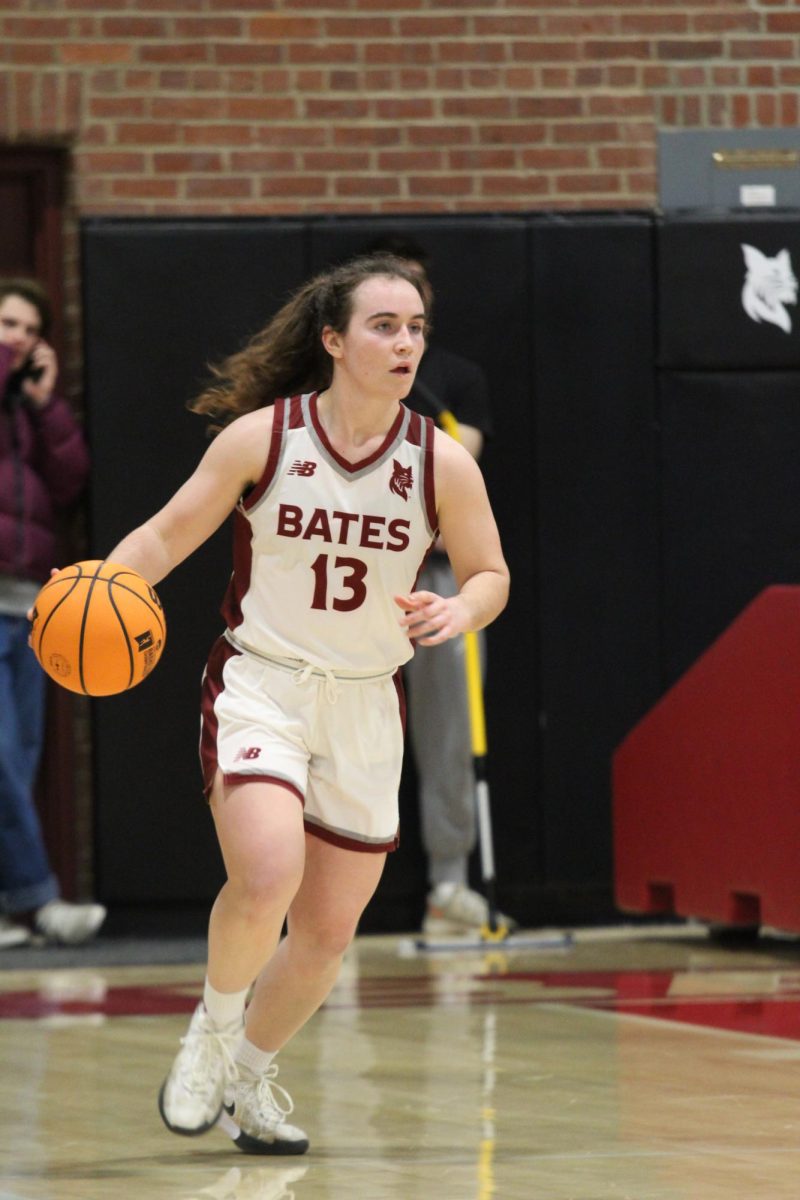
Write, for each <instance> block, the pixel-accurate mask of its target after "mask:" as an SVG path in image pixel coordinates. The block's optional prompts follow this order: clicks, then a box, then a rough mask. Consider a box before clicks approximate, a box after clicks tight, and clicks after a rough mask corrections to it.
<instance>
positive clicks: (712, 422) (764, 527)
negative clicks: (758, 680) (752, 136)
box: [661, 226, 800, 684]
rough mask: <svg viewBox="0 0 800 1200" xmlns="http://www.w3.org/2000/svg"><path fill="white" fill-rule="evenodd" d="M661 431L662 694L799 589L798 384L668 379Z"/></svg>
mask: <svg viewBox="0 0 800 1200" xmlns="http://www.w3.org/2000/svg"><path fill="white" fill-rule="evenodd" d="M798 228H800V226H799V227H798ZM661 424H662V438H663V452H662V524H663V545H664V585H663V586H664V593H663V594H664V629H663V645H664V666H665V684H670V683H672V682H674V680H675V679H676V678H677V677H678V676H679V675H680V674H682V672H683V671H685V670H686V669H687V667H689V666H690V665H691V663H692V662H693V661H694V660H695V659H696V658H697V657H698V655H700V654H701V653H702V652H703V651H704V650H705V649H706V648H707V647H708V646H709V645H710V644H711V642H712V641H714V639H715V638H716V637H718V636H719V634H720V633H722V631H723V630H724V629H725V627H726V626H727V625H728V624H730V622H731V621H732V620H733V619H734V618H735V617H736V616H738V614H739V613H740V612H741V610H742V609H743V608H744V607H745V605H747V604H748V603H749V602H750V601H751V600H752V599H753V598H754V596H756V595H757V594H758V593H759V592H760V591H761V590H762V589H763V588H765V587H768V586H769V585H770V584H773V583H782V584H794V583H798V582H800V470H798V461H799V460H800V373H796V372H783V371H781V372H778V371H775V372H742V373H732V372H725V373H719V372H718V373H711V372H708V373H700V372H694V373H674V374H672V373H668V374H665V375H664V376H663V377H662V381H661Z"/></svg>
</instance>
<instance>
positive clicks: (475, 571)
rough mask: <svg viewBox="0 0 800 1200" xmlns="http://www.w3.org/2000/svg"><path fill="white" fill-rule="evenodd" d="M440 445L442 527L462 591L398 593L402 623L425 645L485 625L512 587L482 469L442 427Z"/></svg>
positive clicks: (438, 495)
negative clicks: (439, 593)
mask: <svg viewBox="0 0 800 1200" xmlns="http://www.w3.org/2000/svg"><path fill="white" fill-rule="evenodd" d="M435 446H436V499H437V504H438V515H439V528H440V530H441V532H442V537H443V539H444V542H445V544H446V546H447V554H448V557H449V559H450V563H451V565H452V567H453V573H454V574H455V577H456V582H457V583H458V587H459V591H458V594H457V595H456V596H449V597H446V596H437V595H436V594H435V593H433V592H413V593H412V594H411V595H409V596H398V597H396V600H397V603H398V605H399V606H400V607H401V608H402V609H403V610H404V616H403V617H402V618H401V624H402V625H403V626H404V627H405V628H406V629H407V630H408V633H409V636H410V637H414V638H417V639H418V640H419V641H420V643H421V644H422V645H425V646H435V645H438V644H439V643H440V642H445V641H447V640H448V638H451V637H457V636H458V635H459V634H461V633H466V632H467V631H468V630H478V629H483V628H484V626H486V625H488V624H489V623H490V622H491V621H493V620H494V619H495V617H496V616H498V615H499V614H500V613H501V612H502V611H503V609H504V608H505V606H506V602H507V600H508V589H509V573H508V567H507V566H506V562H505V559H504V558H503V551H502V548H501V545H500V535H499V533H498V531H497V524H496V522H495V519H494V515H493V514H492V510H491V507H490V505H489V497H488V496H487V494H486V485H485V483H484V480H483V475H482V474H481V471H480V468H479V467H478V465H477V463H476V462H475V460H474V459H473V458H472V456H471V455H470V454H469V453H468V452H467V451H466V450H465V449H464V447H463V446H460V445H458V444H457V443H456V442H454V441H453V440H452V438H448V437H447V435H446V434H443V433H440V432H439V431H438V430H437V432H436V443H435Z"/></svg>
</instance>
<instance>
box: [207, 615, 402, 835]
mask: <svg viewBox="0 0 800 1200" xmlns="http://www.w3.org/2000/svg"><path fill="white" fill-rule="evenodd" d="M404 723H405V702H404V698H403V691H402V683H401V680H400V672H399V671H397V672H396V673H395V674H394V675H379V676H373V677H370V678H369V679H361V678H359V679H352V678H341V677H339V676H337V677H335V678H334V677H333V676H332V674H331V673H328V674H327V675H326V674H325V673H324V672H322V671H318V670H315V669H313V668H311V667H304V666H303V664H300V666H299V667H294V666H291V665H288V664H287V665H284V664H283V663H280V664H279V663H278V662H276V661H275V660H273V659H264V658H261V657H257V656H256V655H254V654H251V653H248V652H246V651H242V650H241V649H239V648H237V647H235V646H233V645H231V644H230V642H228V641H227V639H226V638H224V637H221V638H220V639H219V640H218V641H217V642H216V644H215V645H214V647H213V649H212V651H211V654H210V656H209V660H208V666H207V668H206V671H205V674H204V676H203V689H202V701H201V719H200V760H201V765H202V768H203V778H204V782H205V789H206V793H207V794H208V793H209V792H210V790H211V786H212V784H213V782H214V779H215V777H216V774H217V771H221V772H222V775H223V777H224V780H225V783H226V785H227V786H232V785H235V784H236V783H237V782H244V781H253V780H258V781H263V782H269V783H277V784H281V785H282V786H284V787H286V788H288V789H289V790H290V791H292V792H294V793H295V795H297V796H298V798H299V799H300V801H301V802H302V804H303V817H304V822H305V827H306V830H307V831H308V832H309V833H312V834H316V835H317V836H319V837H321V838H324V839H325V840H326V841H329V842H333V843H334V844H335V845H339V846H344V847H346V848H347V849H350V850H365V851H375V852H377V851H384V850H395V849H396V848H397V845H398V840H399V838H398V791H399V787H400V772H401V769H402V762H403V731H404Z"/></svg>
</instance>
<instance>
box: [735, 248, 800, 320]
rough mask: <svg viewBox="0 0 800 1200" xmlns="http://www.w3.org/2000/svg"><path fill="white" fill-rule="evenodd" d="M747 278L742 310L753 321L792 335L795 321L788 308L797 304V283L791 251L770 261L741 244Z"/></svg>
mask: <svg viewBox="0 0 800 1200" xmlns="http://www.w3.org/2000/svg"><path fill="white" fill-rule="evenodd" d="M742 250H743V252H744V261H745V265H746V267H747V275H746V276H745V280H744V287H743V288H742V307H743V308H744V311H745V312H746V313H747V315H748V317H750V318H751V319H752V320H753V321H758V322H761V321H769V322H770V324H772V325H778V326H779V327H780V328H781V329H782V330H783V332H784V333H791V331H792V318H791V316H790V315H789V313H788V312H787V311H786V309H785V308H784V305H785V304H796V303H797V279H796V278H795V275H794V272H793V271H792V261H791V259H790V257H789V251H788V250H781V251H780V252H779V253H778V254H776V255H775V257H774V258H769V257H768V256H767V255H766V254H762V253H761V251H760V250H756V248H755V246H748V245H746V243H744V242H742Z"/></svg>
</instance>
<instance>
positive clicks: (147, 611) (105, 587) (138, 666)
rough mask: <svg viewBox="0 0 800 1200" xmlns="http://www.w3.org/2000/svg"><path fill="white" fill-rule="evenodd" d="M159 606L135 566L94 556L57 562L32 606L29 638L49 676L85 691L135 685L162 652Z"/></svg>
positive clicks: (164, 632) (109, 690) (163, 638)
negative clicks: (66, 563) (59, 566)
mask: <svg viewBox="0 0 800 1200" xmlns="http://www.w3.org/2000/svg"><path fill="white" fill-rule="evenodd" d="M166 637H167V627H166V623H165V620H164V610H163V609H162V607H161V601H160V600H159V598H158V596H157V595H156V593H155V591H154V590H153V588H152V587H151V586H150V584H149V583H148V582H147V580H145V579H143V578H142V576H141V575H139V574H137V572H136V571H132V570H131V568H130V567H123V566H122V565H121V564H120V563H112V562H106V561H100V560H92V561H89V562H78V563H73V564H72V566H69V567H64V569H63V570H62V571H59V572H58V574H57V575H53V577H52V578H51V579H50V580H49V581H48V582H47V583H46V584H45V585H44V587H43V588H42V590H41V591H40V592H39V595H38V596H37V597H36V603H35V604H34V608H33V621H32V624H31V645H32V647H33V652H34V654H35V655H36V657H37V659H38V660H39V663H40V664H41V666H42V667H43V668H44V670H45V671H46V672H47V674H48V675H49V676H50V678H51V679H54V680H55V681H56V683H60V684H61V686H62V687H65V688H69V689H70V691H73V692H81V693H82V694H83V695H85V696H114V695H116V694H117V693H118V692H126V691H128V689H129V688H132V687H136V685H137V683H141V682H142V680H143V679H144V678H145V676H146V675H149V674H150V672H151V671H152V669H153V667H154V666H155V665H156V663H157V662H158V660H159V658H160V657H161V652H162V650H163V649H164V643H165V641H166Z"/></svg>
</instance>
